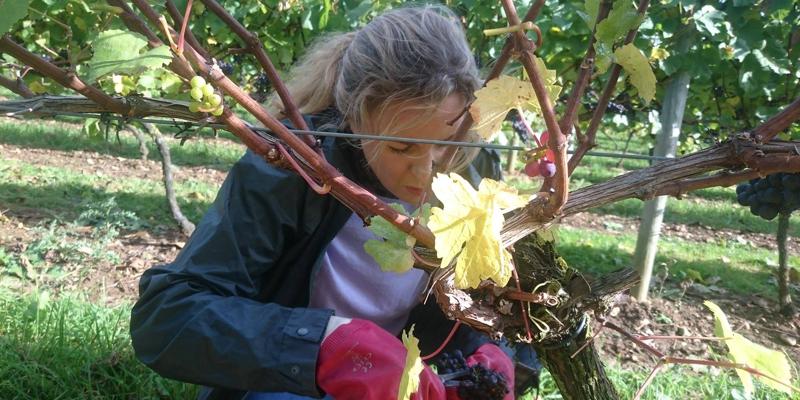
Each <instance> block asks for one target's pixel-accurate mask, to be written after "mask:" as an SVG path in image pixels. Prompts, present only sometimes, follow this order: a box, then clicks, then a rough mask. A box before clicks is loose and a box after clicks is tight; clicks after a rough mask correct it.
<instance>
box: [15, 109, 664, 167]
mask: <svg viewBox="0 0 800 400" xmlns="http://www.w3.org/2000/svg"><path fill="white" fill-rule="evenodd" d="M9 109H11V107H6V106H2V105H0V110H9ZM29 112H35V113H37V114H47V115H51V116H69V117H94V118H98V119H103V120H109V119H114V120H118V121H124V122H127V121H130V120H132V119H135V120H137V121H141V122H143V123H151V124H156V125H169V126H175V127H182V126H187V125H193V126H197V127H199V128H206V127H208V128H214V129H220V130H227V129H226V126H225V125H223V124H214V123H204V122H197V121H187V120H181V121H179V120H169V119H157V118H131V117H122V116H118V115H112V114H107V113H90V112H87V113H78V112H69V111H59V112H53V111H45V110H22V112H20V110H18V109H16V108H14V112H9V113H7V115H8V116H17V115H19V114H24V113H29ZM250 129H252V130H253V131H254V132H256V133H258V134H260V135H264V134H268V135H270V136H273V132H272V131H270V130H269V129H266V128H262V127H258V126H253V125H250ZM289 130H290V131H291V132H293V133H295V134H297V135H314V136H324V137H343V138H349V139H366V140H378V141H388V142H397V143H419V144H433V145H440V146H461V147H480V148H486V149H494V150H512V151H527V150H530V149H528V148H525V147H522V146H509V145H502V144H495V143H486V142H480V143H479V142H454V141H448V140H433V139H412V138H403V137H393V136H381V135H369V134H358V133H349V132H348V133H345V132H323V131H305V130H297V129H289ZM273 138H274V136H273ZM275 140H277V139H275ZM567 153H568V154H573V153H574V151H573V150H567ZM586 155H587V156H593V157H605V158H623V159H633V160H648V161H664V160H669V159H674V158H675V157H661V156H651V155H646V154H634V153H612V152H603V151H589V152H587V153H586Z"/></svg>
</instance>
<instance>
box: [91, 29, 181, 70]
mask: <svg viewBox="0 0 800 400" xmlns="http://www.w3.org/2000/svg"><path fill="white" fill-rule="evenodd" d="M146 47H147V40H145V38H144V37H143V36H141V35H139V34H137V33H133V32H127V31H121V30H108V31H104V32H101V33H100V34H99V35H98V36H97V39H96V40H95V41H94V42H93V43H92V48H93V49H94V56H92V59H91V60H90V61H89V73H88V74H87V77H86V79H87V80H89V81H94V80H96V79H98V78H101V77H103V76H105V75H108V74H111V73H116V74H123V75H124V74H137V73H140V72H143V71H146V70H148V69H152V68H159V67H161V66H163V65H164V64H166V63H168V62H170V61H171V60H172V53H171V52H170V50H169V47H167V46H159V47H156V48H154V49H150V50H148V51H146V52H144V53H142V50H144V48H146Z"/></svg>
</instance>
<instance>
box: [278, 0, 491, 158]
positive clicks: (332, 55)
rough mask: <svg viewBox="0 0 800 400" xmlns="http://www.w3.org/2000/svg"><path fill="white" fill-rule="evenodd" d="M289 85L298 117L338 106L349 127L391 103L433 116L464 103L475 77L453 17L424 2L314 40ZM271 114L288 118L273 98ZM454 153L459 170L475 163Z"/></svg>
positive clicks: (475, 85) (469, 54)
mask: <svg viewBox="0 0 800 400" xmlns="http://www.w3.org/2000/svg"><path fill="white" fill-rule="evenodd" d="M287 87H288V89H289V92H290V93H291V95H292V98H293V100H294V102H295V104H296V105H297V106H298V108H299V109H300V112H301V113H303V114H314V113H318V112H320V111H323V110H325V109H326V108H329V107H336V108H337V109H338V110H339V112H340V113H341V114H342V116H343V125H345V126H350V127H353V126H365V125H366V124H367V122H368V121H373V120H375V118H377V117H379V116H381V115H382V114H383V113H384V112H385V111H386V108H387V107H388V106H389V105H398V104H400V105H406V106H407V107H408V108H413V109H419V110H423V111H425V112H431V110H433V109H434V108H435V106H437V105H439V104H440V103H442V101H443V100H444V99H445V98H446V97H448V96H450V95H452V94H458V95H461V96H462V97H463V99H464V101H465V102H469V101H471V100H472V99H473V96H474V92H475V90H477V89H478V88H479V87H480V79H479V77H478V68H477V66H476V65H475V60H474V58H473V55H472V52H471V51H470V49H469V46H468V45H467V40H466V37H465V35H464V30H463V28H462V27H461V24H460V22H459V20H458V18H457V17H456V16H455V15H454V14H453V13H452V12H451V11H450V10H448V9H447V8H445V7H441V6H432V5H427V6H419V7H407V8H399V9H395V10H392V11H389V12H387V13H385V14H383V15H380V16H378V17H376V18H375V19H373V20H372V21H370V22H369V23H368V24H367V25H366V26H364V27H363V28H361V29H360V30H358V31H355V32H349V33H340V34H334V35H329V36H327V37H324V38H322V40H318V41H316V42H315V43H314V44H313V45H312V46H311V48H310V49H309V50H308V52H307V53H306V56H305V57H304V58H303V59H302V60H301V61H300V63H299V64H298V65H297V66H296V67H295V68H294V69H293V70H292V73H291V75H290V79H289V81H288V82H287ZM465 104H466V103H465ZM269 111H270V112H272V113H273V114H276V115H278V116H279V117H285V116H284V115H283V113H282V111H283V104H282V103H281V101H280V99H279V98H278V97H277V96H275V95H273V96H272V99H271V103H270V110H269ZM420 120H421V119H418V120H417V122H419V121H420ZM391 128H397V127H396V126H392V127H391ZM391 128H390V127H384V129H382V130H383V131H384V132H380V133H381V134H390V133H389V132H386V131H390V130H392V129H391ZM470 153H474V152H470ZM459 155H460V156H459V160H458V161H459V162H458V163H457V164H460V165H459V166H463V164H466V161H468V159H471V158H472V157H471V155H467V154H466V153H464V152H463V151H459Z"/></svg>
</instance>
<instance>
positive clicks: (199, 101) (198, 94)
mask: <svg viewBox="0 0 800 400" xmlns="http://www.w3.org/2000/svg"><path fill="white" fill-rule="evenodd" d="M190 83H191V85H192V90H191V92H189V94H190V95H191V96H192V99H193V100H194V101H192V102H191V103H189V111H191V112H198V111H200V112H207V113H211V115H213V116H215V117H219V116H220V115H222V110H223V107H222V96H220V95H219V94H218V93H215V92H214V87H213V86H211V84H210V83H207V82H206V80H205V79H203V77H202V76H195V77H194V78H192V81H191V82H190Z"/></svg>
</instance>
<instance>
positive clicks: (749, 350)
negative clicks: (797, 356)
mask: <svg viewBox="0 0 800 400" xmlns="http://www.w3.org/2000/svg"><path fill="white" fill-rule="evenodd" d="M703 304H705V306H706V307H708V309H709V310H711V312H712V313H714V334H715V335H716V336H717V337H721V338H727V339H726V340H725V344H726V345H728V352H729V353H730V354H729V355H730V358H731V360H732V361H733V362H735V363H737V364H744V365H747V366H748V367H750V368H754V369H757V370H758V371H760V372H762V373H764V374H766V375H769V376H771V377H772V378H775V379H776V380H778V381H779V382H784V383H786V384H787V385H788V384H791V382H792V369H791V367H790V366H789V360H788V359H787V358H786V355H785V354H783V353H781V352H779V351H775V350H770V349H768V348H766V347H764V346H762V345H760V344H757V343H753V342H751V341H750V340H748V339H747V338H745V337H744V336H742V335H740V334H738V333H736V332H734V331H733V329H732V328H731V326H730V324H729V323H728V317H727V316H725V313H724V312H722V309H720V308H719V306H717V305H716V304H714V303H712V302H711V301H708V300H706V301H704V302H703ZM736 374H738V375H739V379H740V380H741V381H742V386H744V392H745V395H746V396H747V397H748V398H749V397H750V396H752V394H753V390H754V389H755V387H754V385H753V377H752V376H751V374H750V373H749V372H747V371H744V370H741V369H738V368H737V369H736ZM756 379H758V380H760V381H761V382H762V383H764V384H765V385H767V386H769V387H771V388H773V389H775V390H779V391H781V392H784V393H789V394H791V389H790V388H789V387H788V386H786V385H781V384H780V383H778V382H775V381H774V380H772V379H767V378H764V377H762V376H758V375H756Z"/></svg>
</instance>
